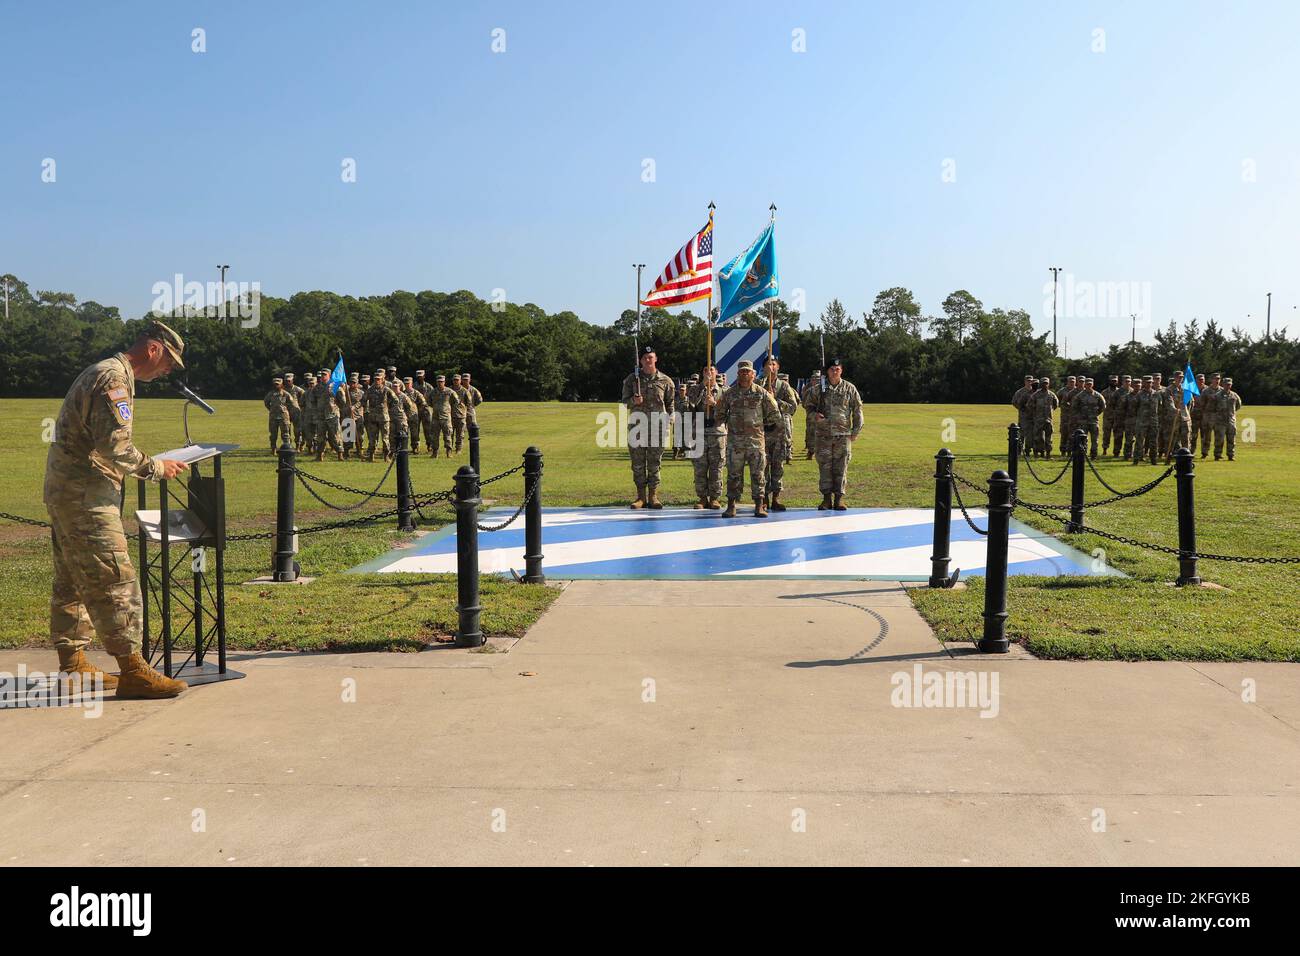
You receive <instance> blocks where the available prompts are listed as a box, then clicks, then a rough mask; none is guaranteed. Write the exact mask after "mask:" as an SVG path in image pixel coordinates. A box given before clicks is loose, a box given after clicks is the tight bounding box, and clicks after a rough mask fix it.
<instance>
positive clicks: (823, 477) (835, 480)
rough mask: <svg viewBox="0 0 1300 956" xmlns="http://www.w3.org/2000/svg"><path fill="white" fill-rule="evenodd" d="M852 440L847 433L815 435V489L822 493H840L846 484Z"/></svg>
mask: <svg viewBox="0 0 1300 956" xmlns="http://www.w3.org/2000/svg"><path fill="white" fill-rule="evenodd" d="M852 458H853V442H851V441H850V440H849V436H848V435H818V436H817V470H818V475H817V490H818V491H820V492H821V493H822V494H824V495H831V494H834V495H842V494H844V490H845V488H846V487H847V485H848V472H849V461H850V460H851V459H852Z"/></svg>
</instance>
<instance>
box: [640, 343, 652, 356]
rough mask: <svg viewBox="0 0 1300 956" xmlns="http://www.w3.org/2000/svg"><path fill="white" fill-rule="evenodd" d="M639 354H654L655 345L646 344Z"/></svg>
mask: <svg viewBox="0 0 1300 956" xmlns="http://www.w3.org/2000/svg"><path fill="white" fill-rule="evenodd" d="M641 354H642V355H654V354H655V347H654V346H653V345H647V346H646V347H645V348H643V349H642V350H641Z"/></svg>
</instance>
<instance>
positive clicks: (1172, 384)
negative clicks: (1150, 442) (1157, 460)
mask: <svg viewBox="0 0 1300 956" xmlns="http://www.w3.org/2000/svg"><path fill="white" fill-rule="evenodd" d="M1182 379H1183V373H1182V372H1172V373H1170V375H1169V384H1168V385H1165V386H1164V387H1163V388H1162V389H1161V391H1160V448H1159V451H1160V457H1161V458H1164V457H1165V456H1166V455H1167V454H1169V453H1170V448H1169V445H1170V442H1172V441H1173V435H1174V428H1175V426H1176V425H1177V421H1178V400H1177V398H1176V397H1175V394H1174V393H1175V392H1181V391H1182V390H1183V382H1182Z"/></svg>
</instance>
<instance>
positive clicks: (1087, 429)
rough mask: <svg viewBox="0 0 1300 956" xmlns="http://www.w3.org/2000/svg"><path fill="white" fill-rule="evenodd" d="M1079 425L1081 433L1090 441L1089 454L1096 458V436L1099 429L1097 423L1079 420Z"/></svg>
mask: <svg viewBox="0 0 1300 956" xmlns="http://www.w3.org/2000/svg"><path fill="white" fill-rule="evenodd" d="M1079 427H1080V428H1082V429H1083V434H1084V436H1085V437H1086V438H1087V439H1088V440H1090V441H1091V443H1092V447H1091V450H1090V452H1089V454H1091V456H1092V457H1093V458H1096V457H1097V437H1098V435H1099V434H1100V430H1099V429H1098V428H1097V423H1096V422H1079Z"/></svg>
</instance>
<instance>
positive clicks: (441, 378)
mask: <svg viewBox="0 0 1300 956" xmlns="http://www.w3.org/2000/svg"><path fill="white" fill-rule="evenodd" d="M434 381H436V382H445V381H447V376H445V375H436V376H434Z"/></svg>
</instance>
